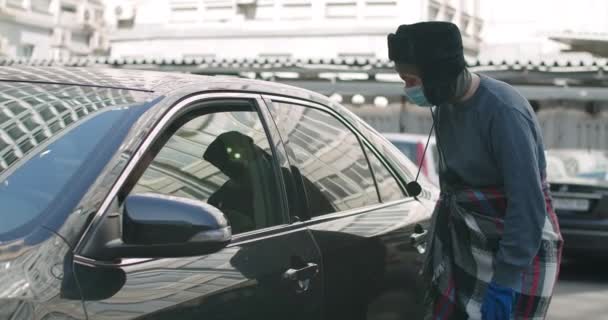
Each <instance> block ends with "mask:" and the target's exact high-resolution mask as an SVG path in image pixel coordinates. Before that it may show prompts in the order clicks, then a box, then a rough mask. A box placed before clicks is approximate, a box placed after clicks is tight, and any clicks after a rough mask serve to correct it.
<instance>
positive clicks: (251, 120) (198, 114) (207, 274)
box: [79, 93, 323, 320]
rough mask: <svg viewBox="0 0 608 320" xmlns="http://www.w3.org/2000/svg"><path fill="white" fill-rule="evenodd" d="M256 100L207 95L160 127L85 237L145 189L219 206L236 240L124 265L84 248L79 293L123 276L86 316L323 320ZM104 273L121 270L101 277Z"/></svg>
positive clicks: (313, 273)
mask: <svg viewBox="0 0 608 320" xmlns="http://www.w3.org/2000/svg"><path fill="white" fill-rule="evenodd" d="M260 101H261V100H260V99H259V96H257V95H251V94H236V93H214V94H203V95H200V96H196V97H192V98H189V99H186V100H185V101H183V102H181V103H179V104H177V105H176V106H174V107H173V109H172V111H171V112H170V114H175V115H176V116H170V115H167V117H168V118H166V119H164V120H162V121H161V123H160V124H159V125H161V126H163V127H162V129H161V130H159V132H158V134H156V135H152V136H151V137H149V138H148V139H149V140H148V141H149V142H145V143H144V147H145V146H146V144H147V143H149V146H150V147H148V148H147V149H146V150H142V151H141V152H138V154H141V157H137V158H135V159H134V161H139V162H140V163H138V164H137V165H136V166H134V167H133V169H132V171H131V172H127V173H125V174H126V175H127V176H126V179H125V180H124V186H123V187H122V188H120V189H119V190H118V191H117V192H116V194H111V195H110V196H111V197H115V200H114V201H113V202H112V205H111V206H110V208H109V210H108V212H107V213H106V215H105V217H104V219H105V221H104V222H105V223H102V224H101V227H99V228H100V229H99V230H101V231H100V232H97V233H96V234H95V235H93V236H92V237H91V239H92V240H90V241H93V242H94V241H101V240H103V239H104V237H105V238H107V236H97V234H99V235H103V234H108V232H107V231H103V230H102V229H103V225H112V224H113V223H112V222H111V220H115V221H117V222H114V228H116V223H119V221H120V219H121V210H122V203H121V201H122V199H124V198H125V197H126V196H127V195H128V194H145V193H153V194H162V195H168V196H174V197H182V198H187V199H191V200H193V201H201V202H206V203H208V204H211V205H213V206H215V207H216V208H218V209H220V210H221V211H222V212H223V213H224V215H225V216H226V218H227V219H228V221H229V223H230V225H231V227H232V230H233V236H232V241H231V242H230V243H229V244H228V245H227V246H226V247H224V248H222V249H220V250H218V251H217V252H214V253H211V254H208V255H204V256H190V257H179V258H162V259H123V260H122V261H120V262H107V261H96V259H95V257H91V256H92V255H94V252H95V250H94V248H95V243H92V244H91V245H89V246H85V250H84V251H85V252H83V253H82V255H83V256H84V257H87V256H88V257H87V258H88V259H86V265H84V264H83V263H80V264H79V265H80V268H82V269H84V270H85V272H84V273H83V275H82V276H81V277H80V278H79V280H80V282H81V283H82V285H83V287H84V289H83V290H84V291H86V290H87V288H90V289H91V290H92V291H94V290H95V289H94V288H95V284H96V283H97V284H98V283H100V282H106V283H108V282H111V281H118V279H119V278H121V277H122V278H124V280H123V284H122V285H120V286H117V287H116V288H115V289H114V292H108V293H107V294H106V295H105V296H102V297H98V298H94V299H88V300H87V301H86V303H85V305H86V310H87V312H88V315H89V319H108V320H110V319H135V318H137V319H171V320H174V319H206V320H211V319H281V320H283V319H320V315H321V314H320V313H321V306H322V296H323V283H322V265H321V263H322V260H321V255H320V251H319V249H318V248H317V247H316V245H315V243H314V240H313V237H312V235H311V232H310V231H309V230H308V229H306V228H304V227H298V226H293V225H289V224H288V222H289V216H288V214H287V210H288V208H287V205H288V204H287V200H286V199H287V195H286V194H285V185H286V184H287V183H286V182H285V180H284V179H290V177H288V176H285V175H284V170H281V167H280V165H281V162H282V160H281V159H285V156H284V154H285V151H284V150H283V147H282V145H281V143H280V141H278V140H275V137H277V136H278V134H277V133H276V129H275V128H274V127H268V126H267V125H266V123H265V120H264V119H265V116H264V114H263V113H261V112H260V109H259V103H260ZM273 130H274V131H273ZM273 142H274V143H273ZM144 147H142V148H144ZM122 236H123V237H124V236H125V235H124V234H123V235H122ZM96 239H97V240H96ZM106 240H107V239H106ZM86 248H89V249H88V251H89V252H87V249H86ZM81 260H82V259H81ZM108 269H110V270H116V271H117V273H118V274H115V275H112V277H113V278H111V279H110V278H109V277H108V278H107V279H104V278H102V277H99V276H98V275H99V274H100V273H101V272H102V271H103V270H108ZM115 273H116V272H115ZM120 274H122V276H121V275H120ZM85 298H86V294H85Z"/></svg>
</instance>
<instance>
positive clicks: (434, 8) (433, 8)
mask: <svg viewBox="0 0 608 320" xmlns="http://www.w3.org/2000/svg"><path fill="white" fill-rule="evenodd" d="M440 13H441V4H440V3H439V2H437V1H431V2H429V20H439V19H440V18H441V16H440Z"/></svg>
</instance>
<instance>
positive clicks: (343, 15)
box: [325, 0, 357, 19]
mask: <svg viewBox="0 0 608 320" xmlns="http://www.w3.org/2000/svg"><path fill="white" fill-rule="evenodd" d="M325 17H327V18H330V19H350V18H356V17H357V1H352V0H331V1H327V3H326V4H325Z"/></svg>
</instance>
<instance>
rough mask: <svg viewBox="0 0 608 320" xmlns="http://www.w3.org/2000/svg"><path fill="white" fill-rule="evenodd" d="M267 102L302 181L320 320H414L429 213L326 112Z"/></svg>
mask: <svg viewBox="0 0 608 320" xmlns="http://www.w3.org/2000/svg"><path fill="white" fill-rule="evenodd" d="M266 102H267V106H268V108H269V110H270V112H271V114H272V116H273V118H274V120H275V124H276V125H277V127H278V129H279V132H280V134H281V138H282V140H283V142H284V144H285V147H286V151H287V154H288V158H289V161H290V163H291V165H292V166H293V167H294V168H295V169H294V170H297V171H298V175H299V176H300V178H301V179H300V184H301V185H302V186H303V187H302V189H303V190H304V192H303V194H305V196H306V200H307V203H308V207H307V209H308V213H307V215H306V216H305V219H304V220H305V221H304V222H302V223H303V224H306V225H307V226H308V227H309V229H310V230H311V231H312V233H313V236H314V238H315V240H316V242H317V244H318V245H319V247H320V249H321V252H322V257H323V272H324V288H325V294H324V305H325V313H324V315H325V318H326V319H418V318H419V317H420V312H421V308H420V306H421V302H422V299H423V295H424V291H423V288H422V283H421V281H420V277H419V276H418V271H419V269H420V267H421V263H422V257H423V253H424V241H425V236H426V228H427V227H428V220H429V217H430V214H431V209H432V205H425V204H423V201H424V200H419V199H414V198H413V197H407V195H406V193H405V192H404V191H403V190H404V189H403V188H402V183H401V182H400V180H401V179H398V178H397V177H398V176H397V171H396V170H391V169H390V166H388V162H387V161H386V159H384V158H383V157H382V156H381V153H380V152H379V146H375V145H374V144H372V143H371V142H370V141H367V139H364V137H363V136H362V135H360V134H358V132H357V130H355V129H354V128H353V127H352V126H351V125H349V123H348V122H347V121H346V120H345V119H343V118H342V117H340V115H339V114H337V113H335V112H333V111H332V110H331V109H329V108H325V107H324V106H322V105H318V104H315V103H310V102H306V101H300V100H294V99H285V98H280V97H267V99H266ZM406 161H407V160H406ZM403 180H405V179H403ZM425 195H426V194H425Z"/></svg>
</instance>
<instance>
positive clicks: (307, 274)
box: [283, 263, 319, 281]
mask: <svg viewBox="0 0 608 320" xmlns="http://www.w3.org/2000/svg"><path fill="white" fill-rule="evenodd" d="M317 273H319V266H318V265H317V264H316V263H307V264H306V267H304V268H301V269H289V270H287V271H285V273H283V278H284V279H286V280H292V281H305V280H310V279H312V278H314V277H315V276H316V275H317Z"/></svg>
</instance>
